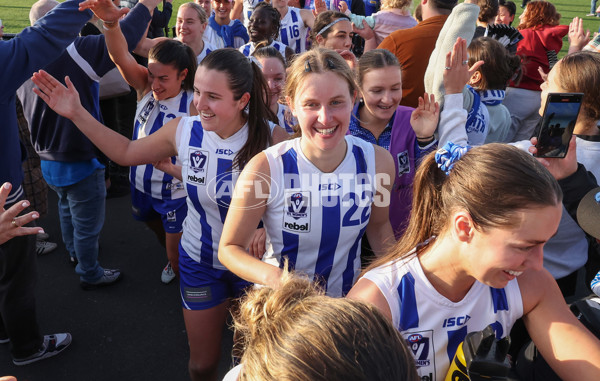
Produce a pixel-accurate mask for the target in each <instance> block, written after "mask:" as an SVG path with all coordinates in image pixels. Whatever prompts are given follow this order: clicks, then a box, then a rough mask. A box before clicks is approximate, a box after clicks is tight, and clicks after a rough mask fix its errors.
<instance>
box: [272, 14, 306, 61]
mask: <svg viewBox="0 0 600 381" xmlns="http://www.w3.org/2000/svg"><path fill="white" fill-rule="evenodd" d="M307 32H308V28H307V27H306V26H305V25H304V21H303V20H302V16H301V15H300V9H298V8H294V7H288V11H287V13H286V14H285V16H284V17H283V18H282V19H281V27H280V28H279V37H277V41H279V42H282V43H283V44H284V45H287V46H289V47H290V48H291V49H292V50H293V51H294V53H303V52H305V51H306V34H307ZM284 57H285V55H284Z"/></svg>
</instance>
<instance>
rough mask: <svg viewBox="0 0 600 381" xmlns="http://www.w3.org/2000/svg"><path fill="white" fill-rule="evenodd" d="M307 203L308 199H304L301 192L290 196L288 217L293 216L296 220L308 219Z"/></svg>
mask: <svg viewBox="0 0 600 381" xmlns="http://www.w3.org/2000/svg"><path fill="white" fill-rule="evenodd" d="M307 201H308V198H307V197H304V196H303V195H302V193H301V192H298V193H293V194H292V195H291V196H290V202H289V204H290V205H289V206H288V216H292V217H294V218H295V219H299V218H301V217H306V208H307Z"/></svg>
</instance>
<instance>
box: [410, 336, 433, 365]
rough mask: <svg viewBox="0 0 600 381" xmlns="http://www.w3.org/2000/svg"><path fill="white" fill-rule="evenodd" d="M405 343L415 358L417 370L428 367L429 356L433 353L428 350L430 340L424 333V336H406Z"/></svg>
mask: <svg viewBox="0 0 600 381" xmlns="http://www.w3.org/2000/svg"><path fill="white" fill-rule="evenodd" d="M424 333H425V332H424ZM406 341H407V342H408V347H409V348H410V350H411V352H412V354H413V357H414V358H415V365H416V366H417V368H421V367H428V366H430V365H431V360H430V359H429V354H430V353H433V351H432V350H431V349H430V346H431V340H430V338H429V337H427V336H426V333H425V335H422V334H421V333H409V334H408V335H407V336H406ZM419 373H420V372H419Z"/></svg>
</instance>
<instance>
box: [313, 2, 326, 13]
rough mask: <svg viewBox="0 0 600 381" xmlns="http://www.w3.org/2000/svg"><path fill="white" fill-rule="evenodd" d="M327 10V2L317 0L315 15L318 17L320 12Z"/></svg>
mask: <svg viewBox="0 0 600 381" xmlns="http://www.w3.org/2000/svg"><path fill="white" fill-rule="evenodd" d="M326 10H327V4H326V3H325V0H315V9H313V11H312V13H313V16H315V17H317V15H318V14H319V13H322V12H325V11H326Z"/></svg>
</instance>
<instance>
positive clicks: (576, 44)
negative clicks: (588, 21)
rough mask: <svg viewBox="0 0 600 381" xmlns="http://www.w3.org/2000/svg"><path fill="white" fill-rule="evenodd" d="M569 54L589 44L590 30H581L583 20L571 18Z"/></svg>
mask: <svg viewBox="0 0 600 381" xmlns="http://www.w3.org/2000/svg"><path fill="white" fill-rule="evenodd" d="M568 36H569V53H573V52H578V51H580V50H581V49H583V47H584V46H586V45H587V43H588V42H590V30H589V29H588V30H587V31H586V30H585V29H583V19H582V18H581V17H575V18H573V21H571V23H570V24H569V34H568Z"/></svg>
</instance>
